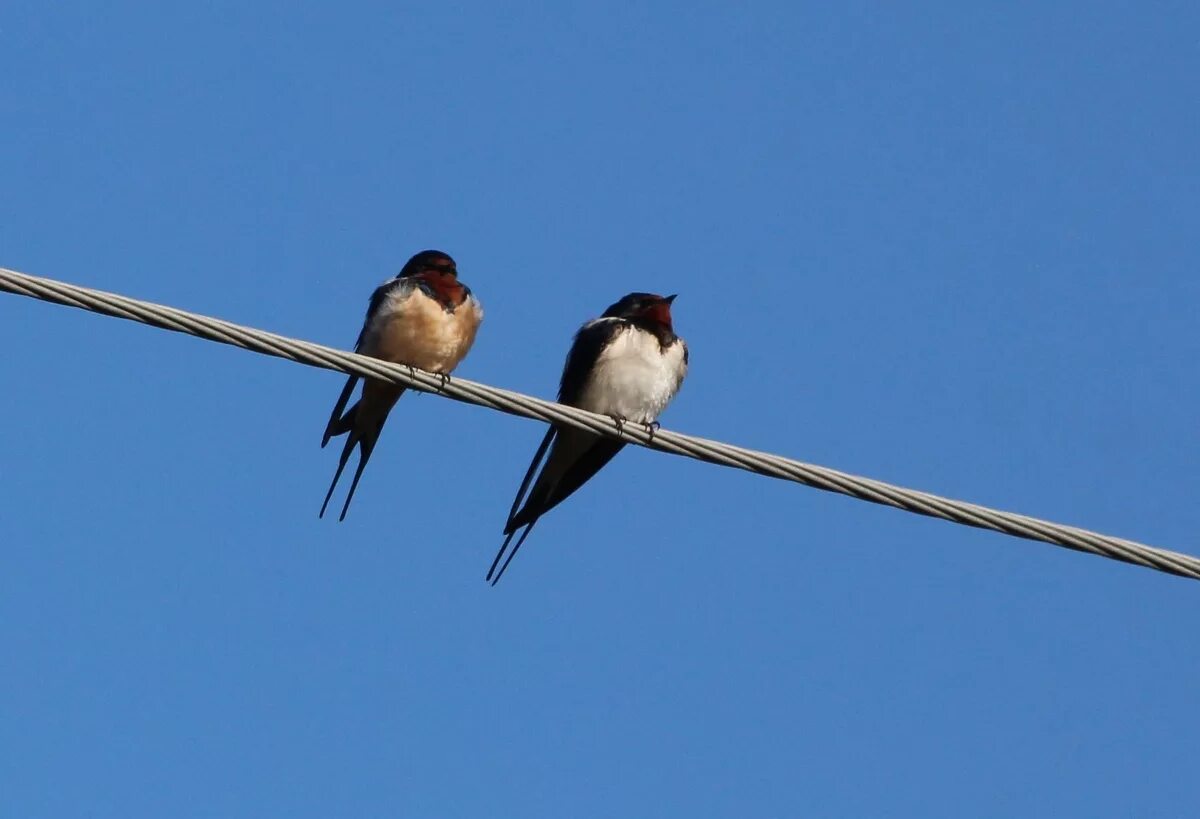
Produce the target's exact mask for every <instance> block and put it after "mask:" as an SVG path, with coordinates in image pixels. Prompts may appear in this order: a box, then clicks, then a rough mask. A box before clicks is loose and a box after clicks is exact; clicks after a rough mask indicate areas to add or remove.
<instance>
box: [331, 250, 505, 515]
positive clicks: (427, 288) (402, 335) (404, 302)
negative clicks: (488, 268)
mask: <svg viewBox="0 0 1200 819" xmlns="http://www.w3.org/2000/svg"><path fill="white" fill-rule="evenodd" d="M482 320H483V308H481V307H480V305H479V301H478V300H477V299H476V298H475V296H473V295H472V294H471V288H469V287H467V286H466V285H465V284H463V283H462V282H460V281H459V280H458V268H457V267H456V266H455V264H454V260H453V259H451V258H450V257H449V256H448V255H447V254H445V253H442V252H441V251H440V250H423V251H421V252H420V253H418V254H417V255H416V256H413V257H412V258H411V259H409V260H408V263H407V264H405V265H404V268H403V269H402V270H401V271H400V272H399V273H398V274H397V275H396V278H394V279H390V280H388V281H386V282H384V283H383V284H381V285H380V286H379V287H378V288H376V289H375V292H374V293H372V294H371V302H370V304H369V305H368V307H367V316H366V318H365V319H364V320H363V326H362V331H361V332H360V333H359V334H358V341H356V342H355V343H354V352H356V353H360V354H362V355H369V356H371V357H373V358H380V359H383V360H384V361H391V362H393V363H395V364H408V365H410V366H413V367H420V368H421V369H422V370H429V371H430V372H434V373H441V374H443V375H445V374H448V373H449V372H450V371H452V370H453V369H454V368H455V367H456V366H457V365H458V363H459V362H460V361H462V360H463V359H464V358H465V357H466V355H467V352H468V351H469V350H470V349H471V344H473V343H474V341H475V332H476V331H477V330H478V329H479V323H480V322H481V321H482ZM357 382H358V376H357V375H352V376H350V378H349V379H347V381H346V386H345V387H344V388H343V389H342V394H341V395H340V396H339V397H338V400H337V403H336V404H335V405H334V407H333V413H332V414H331V415H330V416H329V423H328V424H327V425H326V426H325V436H324V437H323V438H322V439H321V447H322V448H324V446H325V445H326V444H327V443H329V439H330V438H332V437H334V436H336V435H342V434H347V433H348V434H347V435H346V445H345V446H344V447H342V455H341V458H340V459H339V460H338V467H337V472H335V473H334V475H333V482H332V483H330V484H329V491H328V492H327V493H326V494H325V502H324V503H323V504H321V514H320V515H319V517H324V516H325V507H327V506H328V505H329V499H330V497H332V496H333V489H334V487H335V486H337V482H338V479H339V478H341V477H342V470H344V469H345V468H346V461H347V460H349V458H350V453H351V452H352V451H353V450H354V447H355V445H356V444H357V445H358V448H359V456H358V469H357V470H355V472H354V480H353V481H351V483H350V491H349V492H348V493H347V494H346V503H345V504H344V505H343V506H342V514H341V515H339V516H338V520H345V518H346V510H347V509H349V508H350V499H351V498H353V497H354V490H355V489H357V488H358V479H359V478H361V477H362V472H363V468H364V467H365V466H366V465H367V461H368V460H370V458H371V452H372V451H373V450H374V449H375V443H376V441H378V440H379V433H380V432H382V431H383V423H384V421H386V420H387V417H388V413H389V412H391V410H392V407H393V406H395V404H396V401H398V400H399V399H400V396H401V395H403V394H404V387H401V386H397V385H396V384H388V383H385V382H383V381H375V380H372V379H367V380H366V381H364V382H363V388H362V397H361V398H359V400H358V401H357V402H356V403H355V404H354V406H352V407H351V408H350V409H348V410H347V409H346V402H347V401H349V400H350V394H351V393H353V392H354V386H355V384H356V383H357ZM343 410H345V412H343Z"/></svg>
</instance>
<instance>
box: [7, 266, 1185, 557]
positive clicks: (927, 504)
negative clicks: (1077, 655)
mask: <svg viewBox="0 0 1200 819" xmlns="http://www.w3.org/2000/svg"><path fill="white" fill-rule="evenodd" d="M0 290H2V291H6V292H9V293H15V294H17V295H22V296H28V297H30V298H34V299H39V300H41V301H48V302H52V303H55V304H63V305H67V306H69V307H78V308H80V309H83V310H88V311H91V312H93V313H100V314H102V315H106V316H113V317H115V318H123V319H128V320H130V321H137V322H141V323H142V324H149V325H150V326H152V327H158V328H160V329H163V330H171V331H174V332H178V333H186V334H188V335H192V336H197V337H199V338H203V339H207V340H209V341H216V342H220V343H222V344H230V345H233V346H235V347H241V348H243V349H245V350H250V351H252V352H257V353H262V354H264V355H271V356H276V357H278V358H285V359H288V360H289V361H295V362H297V363H300V364H307V365H309V366H312V367H321V368H324V369H328V370H337V371H339V372H343V373H349V374H353V375H358V376H362V377H365V378H375V379H378V380H380V381H386V382H390V383H393V384H398V385H401V386H404V387H408V388H411V389H416V390H421V391H422V392H427V393H433V394H437V395H442V396H444V397H447V398H452V399H454V400H456V401H462V402H464V403H468V404H474V405H476V406H481V407H487V408H489V409H494V410H499V411H500V412H505V413H508V414H510V415H519V416H522V417H525V418H533V419H535V420H539V421H545V422H547V423H551V424H557V425H559V426H565V427H575V428H577V429H582V430H586V431H588V432H592V433H595V434H596V435H602V436H605V437H608V438H616V439H619V440H622V441H625V442H627V443H634V444H638V445H640V446H644V447H648V448H649V449H655V450H658V451H660V452H667V453H671V454H673V455H682V456H684V457H688V458H694V459H696V460H700V461H704V462H707V463H712V464H718V465H721V466H729V467H734V468H737V469H744V470H746V471H748V472H754V473H756V474H759V475H765V476H767V477H771V478H778V479H781V480H787V481H794V482H796V483H801V484H804V485H805V486H810V487H813V488H815V489H822V490H825V491H827V492H836V493H838V494H842V495H848V496H850V497H852V498H857V499H859V500H864V501H869V502H871V503H877V504H882V505H884V506H892V507H895V508H896V509H902V510H904V511H907V512H914V513H916V514H919V515H926V516H929V517H935V518H941V519H943V520H948V521H951V522H953V523H960V524H963V525H966V526H973V527H976V528H979V529H990V530H992V531H995V532H1000V533H1002V534H1006V535H1012V536H1014V537H1019V538H1024V539H1026V540H1036V541H1041V542H1043V543H1051V544H1054V545H1057V546H1063V547H1066V548H1068V549H1074V550H1076V551H1080V552H1088V553H1091V554H1095V555H1100V556H1101V557H1107V558H1110V559H1112V560H1120V561H1123V562H1125V563H1133V564H1135V565H1139V566H1145V567H1147V568H1151V569H1157V570H1158V571H1161V572H1167V573H1169V574H1174V575H1179V576H1181V577H1188V578H1191V579H1193V580H1200V558H1196V557H1193V556H1191V555H1186V554H1181V553H1179V552H1172V551H1168V550H1166V549H1161V548H1158V547H1155V546H1147V545H1146V544H1143V543H1137V542H1135V541H1131V540H1125V539H1123V538H1116V537H1111V536H1109V535H1102V534H1099V533H1097V532H1092V531H1089V530H1087V529H1080V528H1077V527H1074V526H1065V525H1062V524H1058V523H1052V522H1050V521H1046V520H1041V519H1039V518H1034V517H1029V516H1027V515H1020V514H1016V513H1013V512H1004V511H1001V510H998V509H992V508H989V507H986V506H979V505H977V504H973V503H966V502H964V501H958V500H952V499H950V498H944V497H941V496H939V495H933V494H930V493H928V492H920V491H917V490H913V489H906V488H904V487H900V486H895V485H893V484H889V483H884V482H883V481H877V480H873V479H871V478H864V477H860V476H858V475H851V474H849V473H846V472H840V471H838V470H836V469H830V468H828V467H823V466H817V465H814V464H808V463H804V462H802V461H796V460H793V459H791V458H785V457H783V456H781V455H775V454H771V453H767V452H758V451H755V450H751V449H745V448H743V447H738V446H733V445H732V444H727V443H724V442H721V441H713V440H709V439H706V438H699V437H696V436H693V435H684V434H682V433H678V432H672V431H670V430H667V429H650V428H647V427H646V426H644V425H642V424H637V423H618V422H616V421H614V420H613V419H612V418H610V417H608V416H606V415H597V414H596V413H593V412H588V411H587V410H582V409H578V408H576V407H569V406H566V405H564V404H559V403H556V402H554V401H546V400H544V399H541V398H535V397H533V396H531V395H525V394H523V393H518V392H512V391H510V390H505V389H500V388H498V387H493V386H490V385H487V384H481V383H478V382H475V381H469V380H467V379H464V378H450V377H448V376H446V377H444V376H441V375H437V374H434V373H429V372H426V371H424V370H420V369H417V368H415V367H409V366H406V365H403V364H391V363H389V362H386V361H380V360H379V359H375V358H370V357H368V356H362V355H357V354H355V353H350V352H345V351H343V350H337V349H334V348H332V347H325V346H323V345H320V344H314V343H312V342H309V341H302V340H300V339H295V338H288V337H287V336H281V335H277V334H275V333H269V332H266V331H264V330H259V329H256V328H253V327H246V326H243V325H240V324H234V323H233V322H229V321H223V320H221V319H216V318H211V317H209V316H203V315H199V314H197V313H190V312H188V311H186V310H180V309H177V308H174V307H167V306H164V305H160V304H154V303H152V302H147V301H142V300H140V299H133V298H129V297H128V296H121V295H118V294H116V293H108V292H105V291H102V290H93V289H91V288H87V287H79V286H78V285H73V284H67V283H66V282H60V281H56V280H54V279H46V278H41V277H38V276H31V275H29V274H27V273H19V272H17V271H15V270H8V269H6V268H0Z"/></svg>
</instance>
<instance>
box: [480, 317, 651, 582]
mask: <svg viewBox="0 0 1200 819" xmlns="http://www.w3.org/2000/svg"><path fill="white" fill-rule="evenodd" d="M627 326H628V322H626V321H624V320H623V319H616V318H602V319H597V320H595V321H590V322H588V323H587V324H585V325H583V327H581V328H579V332H578V333H576V334H575V341H574V342H573V343H572V344H571V351H570V352H569V353H567V361H566V364H564V365H563V372H562V378H561V379H560V381H559V385H558V401H559V403H561V404H568V405H570V406H579V400H580V398H581V397H582V395H583V392H584V390H585V388H586V387H587V384H588V381H589V379H590V378H591V374H592V368H593V367H595V365H596V360H597V359H599V358H600V353H601V351H602V350H603V349H604V348H605V347H606V346H607V345H608V343H609V342H610V341H612V339H613V337H614V336H616V335H617V333H619V332H621V331H622V330H624V329H625V328H626V327H627ZM623 446H624V444H622V443H620V442H617V441H613V440H610V439H608V438H600V437H599V436H596V435H593V434H592V433H590V432H584V431H582V430H577V429H560V428H559V427H555V426H553V425H552V426H551V427H550V429H549V430H548V431H547V432H546V437H545V438H543V439H542V443H541V446H539V447H538V450H537V453H536V454H535V455H534V456H533V462H532V463H530V464H529V469H528V470H526V472H525V479H524V480H523V481H521V488H520V489H519V490H517V497H516V499H515V500H514V501H513V505H512V509H511V511H509V513H508V520H507V521H506V522H505V524H504V534H505V538H504V543H503V544H502V545H501V546H500V551H498V552H497V553H496V559H495V560H493V561H492V566H491V568H490V569H488V573H487V579H488V580H490V581H491V582H492V585H495V584H496V583H497V582H498V581H499V580H500V577H501V575H503V574H504V571H505V569H507V568H508V564H509V563H511V562H512V559H513V557H515V556H516V554H517V550H518V549H520V548H521V544H522V543H524V542H525V538H526V537H528V536H529V533H530V531H532V530H533V525H534V524H535V523H537V521H538V518H540V517H541V516H542V515H544V514H545V513H546V512H548V511H550V510H551V509H553V508H554V507H555V506H557V505H558V504H560V503H562V502H563V501H564V500H566V499H567V497H569V496H570V495H571V493H573V492H574V491H575V490H576V489H578V488H579V487H581V486H583V484H584V483H586V482H587V480H588V478H590V477H592V476H593V475H595V474H596V473H597V472H598V471H599V470H600V468H601V467H602V466H604V465H605V464H606V463H608V462H609V461H611V460H612V458H613V456H614V455H616V454H617V453H618V452H620V451H621V447H623ZM547 448H549V450H550V456H549V457H548V458H546V462H545V465H544V466H543V467H542V471H541V472H540V473H539V474H538V476H537V480H536V481H534V484H533V489H532V490H530V492H529V497H528V498H525V490H526V489H527V488H528V486H529V482H530V481H531V480H532V479H533V473H534V472H535V471H536V470H537V468H538V464H539V463H541V461H542V459H543V457H545V455H546V449H547ZM523 499H524V500H525V505H524V506H521V501H522V500H523ZM518 507H521V508H520V511H518ZM522 526H523V527H525V531H523V532H521V537H520V538H519V539H518V540H517V544H516V546H514V547H513V548H512V551H508V544H509V543H511V542H512V539H513V537H514V535H516V533H517V530H518V529H520V528H521V527H522ZM505 552H508V557H507V558H505ZM502 558H504V563H503V565H501V564H500V560H501V559H502ZM497 566H500V571H499V572H497V571H496V567H497Z"/></svg>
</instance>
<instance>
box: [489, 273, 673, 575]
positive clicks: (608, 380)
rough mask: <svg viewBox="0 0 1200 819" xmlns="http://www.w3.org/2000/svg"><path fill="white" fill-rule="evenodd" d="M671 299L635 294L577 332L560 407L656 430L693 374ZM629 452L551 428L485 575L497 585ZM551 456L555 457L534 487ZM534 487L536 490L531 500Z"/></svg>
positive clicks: (607, 440)
mask: <svg viewBox="0 0 1200 819" xmlns="http://www.w3.org/2000/svg"><path fill="white" fill-rule="evenodd" d="M674 300H675V296H666V297H665V298H664V297H663V296H656V295H654V294H652V293H630V294H629V295H627V296H625V297H624V298H623V299H621V300H620V301H618V302H617V303H616V304H613V305H612V306H610V307H609V308H608V309H607V310H605V311H604V314H603V315H602V316H600V318H598V319H593V320H592V321H589V322H587V323H585V324H584V325H583V326H582V327H580V328H579V332H578V333H576V335H575V341H574V343H573V344H572V345H571V351H570V352H569V353H568V354H567V361H566V364H565V365H564V366H563V372H562V379H561V380H560V382H559V387H558V401H559V403H560V404H567V405H569V406H572V407H579V408H580V409H585V410H591V411H592V412H597V413H601V414H604V415H609V416H612V418H613V419H614V420H616V422H617V424H618V426H620V425H623V424H625V423H626V422H628V421H636V422H638V423H642V424H645V425H646V426H647V427H649V428H650V429H654V428H656V427H657V425H658V423H657V419H658V415H659V413H661V412H662V411H663V410H664V409H665V408H666V406H667V404H669V403H670V401H671V399H672V398H674V397H675V393H677V392H678V391H679V386H680V385H681V384H682V383H683V378H684V376H685V375H687V368H688V348H687V344H686V343H684V340H683V339H682V338H680V337H679V336H677V335H675V330H674V328H673V326H672V324H671V302H673V301H674ZM624 446H625V444H624V443H623V442H621V441H616V440H613V439H611V438H602V437H600V436H598V435H594V434H592V433H590V432H584V431H583V430H579V429H575V428H571V427H559V426H555V425H551V427H550V429H549V430H548V431H547V432H546V437H545V438H543V439H542V443H541V446H539V447H538V449H537V453H536V454H534V456H533V462H532V463H530V464H529V469H528V470H526V472H525V479H524V480H522V481H521V488H520V489H518V490H517V497H516V499H515V500H514V501H513V505H512V509H511V510H510V511H509V513H508V521H507V522H506V523H505V524H504V535H505V537H504V544H503V545H502V546H501V547H500V551H499V552H497V553H496V559H495V560H493V561H492V566H491V568H490V569H488V573H487V579H488V580H490V581H491V583H492V585H493V586H494V585H496V583H497V582H499V580H500V577H501V575H503V574H504V571H505V570H506V569H507V568H508V564H509V563H511V562H512V559H513V557H514V556H515V555H516V554H517V550H518V549H520V548H521V544H522V543H524V542H525V538H526V537H528V536H529V533H530V531H531V530H532V529H533V526H534V524H535V523H537V522H538V519H539V518H540V517H541V516H542V515H544V514H546V513H547V512H549V511H550V510H551V509H553V508H554V507H555V506H557V505H558V504H560V503H562V502H563V501H564V500H566V499H567V498H568V497H570V496H571V494H572V493H573V492H574V491H575V490H576V489H578V488H579V487H581V486H583V484H584V483H586V482H587V480H588V479H589V478H591V477H592V476H593V475H595V474H596V473H597V472H598V471H600V468H601V467H603V466H604V465H605V464H606V463H608V462H609V461H611V460H612V458H613V456H614V455H616V454H617V453H618V452H620V451H621V448H622V447H624ZM547 450H549V452H550V456H549V457H548V458H546V463H545V466H543V467H542V471H541V472H540V473H539V474H538V476H537V480H534V479H533V474H534V472H536V471H537V468H538V465H539V464H540V463H541V462H542V459H543V458H545V456H546V451H547ZM531 481H532V482H533V489H531V490H530V491H529V495H528V497H526V495H525V490H526V489H529V484H530V482H531ZM522 500H524V506H522V505H521V503H522ZM518 509H519V511H518ZM522 528H523V531H522V532H521V536H520V538H518V539H517V544H516V545H515V546H513V548H512V551H511V552H508V556H507V558H506V559H505V560H504V564H503V565H502V566H500V570H499V571H496V567H497V566H498V565H500V559H501V558H503V557H505V552H507V551H508V545H509V543H511V542H512V539H513V536H514V535H515V534H516V533H517V530H519V529H522Z"/></svg>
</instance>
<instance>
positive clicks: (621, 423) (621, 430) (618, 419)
mask: <svg viewBox="0 0 1200 819" xmlns="http://www.w3.org/2000/svg"><path fill="white" fill-rule="evenodd" d="M608 417H609V418H611V419H613V423H615V424H616V425H617V435H624V434H625V424H626V422H627V421H629V419H628V418H626V417H625V416H624V415H621V414H619V413H615V412H614V413H610V414H609V416H608Z"/></svg>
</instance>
